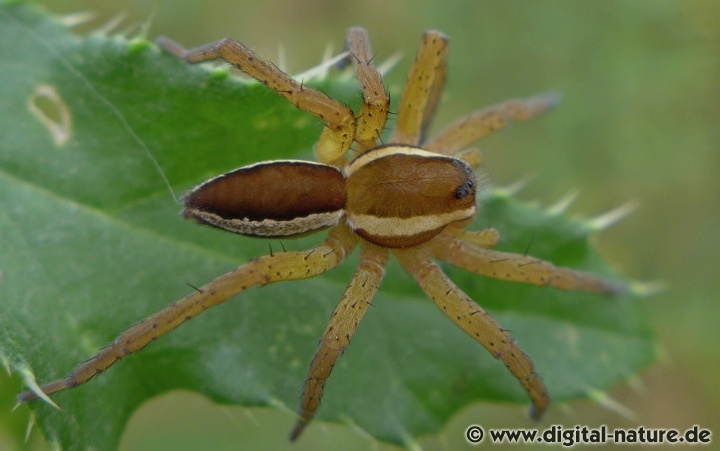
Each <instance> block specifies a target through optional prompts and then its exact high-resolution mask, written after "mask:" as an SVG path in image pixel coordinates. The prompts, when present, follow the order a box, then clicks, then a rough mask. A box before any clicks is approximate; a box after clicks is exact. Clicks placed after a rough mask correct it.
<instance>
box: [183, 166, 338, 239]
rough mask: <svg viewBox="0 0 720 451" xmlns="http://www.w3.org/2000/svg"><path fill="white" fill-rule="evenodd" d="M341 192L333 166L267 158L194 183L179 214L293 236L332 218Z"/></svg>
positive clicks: (334, 220) (330, 222)
mask: <svg viewBox="0 0 720 451" xmlns="http://www.w3.org/2000/svg"><path fill="white" fill-rule="evenodd" d="M345 197H346V196H345V179H344V177H343V175H342V173H341V172H340V171H339V170H338V169H337V168H335V167H333V166H328V165H324V164H319V163H312V162H306V161H294V160H280V161H270V162H263V163H257V164H254V165H251V166H246V167H243V168H240V169H236V170H234V171H231V172H228V173H226V174H223V175H220V176H218V177H215V178H213V179H211V180H208V181H207V182H205V183H203V184H201V185H199V186H198V187H196V188H195V189H193V190H192V191H190V192H189V193H188V194H187V195H185V197H184V198H183V202H184V204H185V209H184V210H183V216H184V217H186V218H192V219H195V220H197V221H199V222H201V223H204V224H208V225H212V226H215V227H219V228H222V229H225V230H229V231H231V232H235V233H241V234H244V235H253V236H294V235H301V234H305V233H309V232H312V231H315V230H319V229H322V228H325V227H329V226H332V225H335V224H337V222H338V220H339V218H340V217H341V216H342V213H343V209H344V207H345Z"/></svg>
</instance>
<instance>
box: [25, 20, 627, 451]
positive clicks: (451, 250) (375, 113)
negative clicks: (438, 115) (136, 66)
mask: <svg viewBox="0 0 720 451" xmlns="http://www.w3.org/2000/svg"><path fill="white" fill-rule="evenodd" d="M160 45H161V46H162V47H163V48H164V49H166V50H167V51H169V52H170V53H172V54H174V55H176V56H178V57H180V58H183V59H185V60H186V61H188V62H190V63H200V62H204V61H211V60H216V59H222V60H224V61H227V62H228V63H230V64H232V65H234V66H236V67H237V68H239V69H240V70H242V71H243V72H245V73H246V74H248V75H250V76H252V77H254V78H256V79H257V80H259V81H260V82H261V83H263V84H265V85H267V86H268V87H269V88H270V89H272V90H274V91H276V92H277V93H279V94H280V95H282V96H284V97H286V98H287V99H288V100H289V101H290V102H292V103H293V104H294V105H296V106H297V107H298V108H300V109H302V110H304V111H306V112H308V113H310V114H313V115H315V116H317V117H318V118H320V119H321V120H323V121H324V122H325V128H324V130H323V133H322V135H321V136H320V140H319V141H318V144H317V146H316V149H315V150H316V155H317V158H318V160H319V162H317V163H316V162H309V161H297V160H278V161H267V162H261V163H257V164H254V165H250V166H246V167H243V168H240V169H237V170H235V171H232V172H228V173H226V174H223V175H220V176H218V177H215V178H213V179H211V180H208V181H207V182H205V183H203V184H201V185H199V186H198V187H196V188H195V189H193V190H191V191H190V192H189V193H188V194H187V195H186V196H185V197H184V199H183V201H184V204H185V209H184V210H183V215H184V216H185V217H187V218H192V219H194V220H196V221H198V222H200V223H203V224H208V225H211V226H214V227H218V228H221V229H225V230H229V231H231V232H236V233H239V234H243V235H250V236H259V237H291V236H299V235H305V234H309V233H314V232H317V231H319V230H321V229H328V228H329V229H330V231H329V233H328V237H327V239H325V241H323V242H322V243H321V244H319V245H318V246H316V247H314V248H313V249H310V250H308V251H302V252H282V253H276V254H270V255H266V256H263V257H258V258H256V259H254V260H252V261H250V262H248V263H246V264H245V265H242V266H240V267H238V268H236V269H235V270H233V271H230V272H228V273H226V274H224V275H222V276H220V277H219V278H217V279H215V280H213V281H212V282H210V283H208V284H207V285H205V286H203V287H201V288H199V289H197V290H195V291H194V292H192V293H191V294H190V295H188V296H187V297H185V298H183V299H181V300H180V301H178V302H176V303H174V304H172V305H170V306H168V307H166V308H165V309H164V310H161V311H160V312H158V313H156V314H154V315H152V316H150V317H148V318H146V319H144V320H142V321H141V322H139V323H137V324H135V325H133V326H131V327H130V328H129V329H127V330H126V331H125V332H123V333H122V334H121V335H120V336H118V338H117V339H116V340H115V341H114V342H113V343H112V344H110V345H109V346H108V347H106V348H103V349H102V350H101V351H100V352H99V353H98V354H97V355H95V356H94V357H92V358H90V359H89V360H88V361H86V362H84V363H83V364H81V365H80V366H78V367H77V368H76V369H75V370H74V371H72V372H71V373H70V374H69V375H68V376H66V377H65V378H63V379H60V380H57V381H55V382H51V383H49V384H46V385H43V386H42V387H41V389H42V392H32V391H30V392H25V393H22V394H20V395H19V399H20V400H21V401H28V400H30V399H34V398H37V397H43V398H45V399H48V398H47V396H46V395H48V394H52V393H55V392H58V391H60V390H64V389H67V388H72V387H75V386H77V385H79V384H82V383H84V382H86V381H88V380H89V379H90V378H92V377H93V376H95V375H96V374H98V373H100V372H102V371H104V370H105V369H107V368H108V367H110V366H111V365H112V364H114V363H115V362H117V361H118V360H120V359H121V358H123V357H125V356H126V355H128V354H131V353H133V352H136V351H138V350H140V349H142V348H143V347H145V346H146V345H148V344H149V343H150V342H152V341H153V340H155V339H156V338H158V337H160V336H162V335H164V334H165V333H167V332H169V331H171V330H173V329H175V328H176V327H178V326H180V325H181V324H182V323H184V322H185V321H187V320H189V319H191V318H193V317H194V316H196V315H198V314H199V313H202V312H203V311H204V310H206V309H208V308H209V307H212V306H214V305H217V304H220V303H222V302H225V301H226V300H228V299H229V298H230V297H232V296H234V295H236V294H238V293H240V292H242V291H244V290H246V289H247V288H249V287H252V286H256V285H265V284H268V283H273V282H278V281H284V280H297V279H306V278H309V277H314V276H317V275H320V274H322V273H324V272H325V271H327V270H328V269H331V268H333V267H336V266H338V265H339V264H340V263H342V261H343V259H344V258H345V257H346V256H347V255H348V254H349V253H350V252H352V250H353V249H354V248H355V247H359V248H360V262H359V264H358V267H357V270H356V272H355V275H354V276H353V278H352V279H351V280H350V283H349V285H348V287H347V289H346V290H345V293H344V294H343V296H342V298H341V300H340V303H339V305H338V306H337V308H336V309H335V311H334V312H333V314H332V315H331V317H330V321H329V324H328V325H327V328H326V329H325V333H324V334H323V337H322V339H321V341H320V345H319V349H318V351H317V353H316V355H315V358H314V359H313V361H312V363H311V365H310V370H309V374H308V377H307V380H306V383H305V385H304V388H303V393H302V400H301V407H300V416H299V419H298V422H297V424H296V426H295V428H294V429H293V431H292V434H291V438H292V439H295V438H297V437H298V436H299V435H300V433H301V432H302V430H303V429H304V427H305V426H306V425H307V423H308V422H309V421H310V420H311V419H312V417H313V415H314V413H315V411H316V409H317V407H318V405H319V403H320V398H321V396H322V392H323V387H324V385H325V381H326V380H327V378H328V377H329V375H330V372H331V371H332V368H333V366H334V364H335V362H336V360H337V359H338V358H339V357H340V355H342V353H343V352H344V351H345V349H346V347H347V346H348V344H349V342H350V339H351V338H352V336H353V334H354V333H355V330H356V329H357V327H358V324H359V323H360V320H361V319H362V318H363V316H364V314H365V312H366V311H367V309H368V306H369V305H370V302H371V300H372V298H373V295H374V294H375V291H376V290H377V288H378V286H379V285H380V282H381V281H382V278H383V276H384V273H385V266H386V265H387V262H388V259H389V257H390V254H391V253H392V254H394V255H395V257H396V258H397V259H398V261H399V262H400V264H401V266H402V267H403V268H404V269H405V270H406V271H407V272H408V273H409V274H410V275H411V276H412V277H413V278H415V280H416V281H417V283H418V284H419V285H420V287H421V288H422V289H423V291H425V293H427V295H428V296H429V297H430V298H431V299H432V300H433V302H434V303H435V304H436V305H437V306H438V307H439V308H440V310H441V311H442V312H443V313H445V314H446V315H447V316H448V318H450V319H451V320H452V321H453V322H454V323H455V324H456V325H457V326H458V327H460V328H461V329H463V330H464V331H465V332H467V333H468V335H470V336H471V337H472V338H474V339H475V340H476V341H478V342H479V343H480V344H481V345H482V346H484V347H485V348H486V349H487V350H488V351H489V352H490V353H491V354H492V355H494V356H495V357H496V358H499V359H501V360H502V361H503V362H504V363H505V365H506V366H507V367H508V369H509V370H510V372H511V373H512V374H513V375H514V376H515V377H516V378H517V379H518V380H519V381H520V383H521V385H522V386H523V388H524V389H525V390H526V391H527V393H528V395H529V396H530V398H531V400H532V404H533V409H532V415H533V417H535V418H539V417H540V415H542V413H543V411H544V410H545V409H546V408H547V406H548V403H549V397H548V394H547V390H546V389H545V386H544V384H543V382H542V380H541V379H540V377H539V376H538V375H537V373H536V372H535V370H534V366H533V363H532V361H531V360H530V358H529V357H528V356H527V355H525V353H524V352H523V351H522V350H521V349H520V348H519V347H518V346H517V345H516V344H515V342H514V340H513V339H512V337H511V336H510V334H509V333H508V332H507V331H506V330H505V329H503V328H502V327H500V325H499V324H498V323H496V322H495V320H494V319H493V318H492V317H491V316H490V315H489V314H488V313H487V312H485V311H484V310H483V309H482V308H481V307H480V306H479V305H478V304H476V303H475V302H474V301H473V300H472V299H470V298H469V297H468V296H467V295H466V294H465V293H463V291H462V290H460V289H459V288H458V287H457V286H456V285H455V284H454V283H453V282H452V281H451V280H450V279H449V278H448V277H447V276H446V275H445V274H444V273H443V272H442V270H441V269H440V267H439V266H438V265H437V263H435V260H442V261H447V262H449V263H451V264H453V265H456V266H459V267H461V268H463V269H466V270H468V271H472V272H475V273H477V274H480V275H484V276H489V277H493V278H497V279H504V280H511V281H516V282H525V283H532V284H536V285H548V286H552V287H556V288H561V289H572V290H585V291H596V292H606V293H610V292H614V291H617V290H618V289H619V288H618V287H617V286H615V285H613V284H612V283H610V282H608V281H605V280H603V279H601V278H599V277H597V276H594V275H590V274H587V273H582V272H578V271H574V270H571V269H566V268H558V267H555V266H553V265H552V264H551V263H549V262H546V261H542V260H539V259H536V258H533V257H529V256H527V255H519V254H510V253H506V252H499V251H494V250H491V249H490V248H492V247H493V246H495V245H496V244H497V242H498V240H499V233H498V232H497V231H496V230H495V229H485V230H480V231H466V230H464V229H463V227H464V226H465V225H467V224H468V223H469V222H470V220H471V219H472V218H473V217H474V216H475V213H476V208H477V207H476V203H475V193H476V181H475V176H474V174H473V169H472V168H473V167H474V166H477V164H478V163H479V162H480V153H479V151H478V150H477V149H475V148H472V147H469V146H470V145H471V144H472V143H473V142H474V141H476V140H477V139H479V138H481V137H483V136H484V135H486V134H488V133H489V132H491V131H493V130H496V129H498V128H501V127H503V126H504V125H505V124H506V123H507V122H508V121H509V120H511V119H514V120H524V119H527V118H529V117H531V116H533V115H534V114H536V113H539V112H542V111H544V110H546V109H548V108H549V107H550V106H552V105H553V104H554V103H555V100H554V97H553V96H548V95H545V96H538V97H533V98H530V99H526V100H513V101H509V102H504V103H501V104H498V105H495V106H492V107H489V108H486V109H482V110H479V111H477V112H474V113H471V114H469V115H468V116H465V117H463V118H461V119H460V120H458V121H456V122H454V123H453V124H451V125H450V126H448V127H446V128H445V129H444V130H443V131H441V132H440V133H439V134H438V135H437V136H435V137H433V138H431V139H429V140H428V139H426V138H425V132H426V130H427V128H428V125H429V124H430V122H431V120H432V117H433V114H434V112H435V107H436V105H437V102H438V99H439V97H440V93H441V91H442V88H443V86H444V83H445V75H446V58H447V51H448V41H447V38H446V37H445V36H444V35H443V34H442V33H439V32H437V31H428V32H426V33H425V34H424V35H423V38H422V42H421V45H420V49H419V50H418V53H417V55H416V57H415V60H414V62H413V64H412V67H411V69H410V73H409V74H408V77H407V83H406V85H405V88H404V90H403V93H402V97H401V99H400V103H399V105H398V112H397V123H396V127H395V129H394V131H393V133H392V134H391V135H390V136H389V137H385V139H384V140H383V142H384V144H383V143H382V142H381V141H380V136H381V133H382V132H383V131H384V129H385V123H386V121H387V117H388V108H389V104H390V99H389V96H388V94H387V93H386V91H385V88H384V86H383V84H382V79H381V76H380V74H379V72H378V71H377V70H376V69H375V67H374V66H373V65H372V59H373V56H372V51H371V47H370V40H369V38H368V36H367V33H366V32H365V30H363V29H361V28H352V29H350V31H349V32H348V37H347V49H348V52H349V55H350V56H349V57H350V59H351V60H352V61H353V63H354V65H355V72H356V76H357V79H358V81H359V82H360V85H361V86H362V94H363V105H362V107H361V108H360V111H359V112H358V113H357V114H355V113H354V112H353V111H352V110H351V109H350V108H348V107H347V106H345V105H343V104H341V103H339V102H337V101H335V100H333V99H331V98H329V97H328V96H326V95H325V94H323V93H322V92H320V91H317V90H314V89H311V88H309V87H307V86H304V85H303V84H302V83H299V82H297V81H295V80H293V79H292V78H290V77H289V76H287V75H286V74H285V73H284V72H282V71H281V70H280V69H278V68H277V67H275V66H274V65H273V64H272V63H269V62H267V61H265V60H263V59H262V58H260V57H258V56H257V55H256V54H255V53H253V52H252V51H251V50H250V49H248V48H247V47H245V46H244V45H243V44H242V43H240V42H237V41H234V40H232V39H223V40H221V41H218V42H216V43H213V44H209V45H207V46H204V47H200V48H197V49H194V50H190V51H186V50H185V49H183V48H182V47H180V46H179V45H177V44H175V43H174V42H172V41H169V40H161V41H160ZM379 144H381V145H379ZM348 151H352V152H353V155H354V158H353V159H349V158H347V157H346V155H347V154H348Z"/></svg>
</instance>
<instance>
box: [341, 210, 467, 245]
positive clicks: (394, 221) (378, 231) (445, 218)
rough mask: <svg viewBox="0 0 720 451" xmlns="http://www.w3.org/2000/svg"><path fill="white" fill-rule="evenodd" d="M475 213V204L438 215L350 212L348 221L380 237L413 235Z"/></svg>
mask: <svg viewBox="0 0 720 451" xmlns="http://www.w3.org/2000/svg"><path fill="white" fill-rule="evenodd" d="M474 214H475V206H474V205H473V206H472V207H469V208H466V209H464V210H457V211H451V212H449V213H441V214H436V215H423V216H411V217H409V218H396V217H389V218H381V217H379V216H374V215H358V214H352V213H350V212H348V217H347V223H348V225H349V226H350V228H351V229H353V230H358V229H362V230H364V231H365V232H366V233H367V234H368V235H372V236H378V237H399V236H413V235H419V234H421V233H424V232H429V231H431V230H435V229H438V228H440V227H443V226H445V225H447V224H449V223H451V222H455V221H462V220H464V219H468V218H470V217H472V216H473V215H474Z"/></svg>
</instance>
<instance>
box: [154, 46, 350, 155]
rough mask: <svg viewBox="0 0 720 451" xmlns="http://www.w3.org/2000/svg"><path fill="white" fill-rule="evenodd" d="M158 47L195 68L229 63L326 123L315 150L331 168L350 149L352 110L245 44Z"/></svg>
mask: <svg viewBox="0 0 720 451" xmlns="http://www.w3.org/2000/svg"><path fill="white" fill-rule="evenodd" d="M158 45H159V46H160V47H162V48H164V49H165V50H166V51H168V52H170V53H171V54H173V55H175V56H177V57H178V58H182V59H184V60H185V61H187V62H188V63H192V64H195V63H202V62H206V61H214V60H218V59H221V60H223V61H226V62H228V63H230V64H232V65H233V66H235V67H237V68H238V69H240V70H241V71H243V72H245V73H246V74H248V75H249V76H251V77H253V78H255V79H256V80H258V81H259V82H261V83H263V84H264V85H266V86H267V87H268V88H270V89H272V90H273V91H275V92H277V93H278V94H280V95H282V96H283V97H285V98H286V99H288V100H289V101H290V102H291V103H292V104H293V105H295V106H297V107H298V108H300V109H301V110H303V111H307V112H308V113H310V114H312V115H314V116H316V117H318V118H320V119H322V120H323V121H325V124H326V125H325V129H324V130H323V133H322V135H321V136H320V140H319V141H318V144H317V147H316V149H315V151H316V153H317V157H318V161H320V162H321V163H327V164H332V163H333V162H336V161H338V160H339V159H341V158H342V157H343V155H345V152H347V150H348V149H350V145H351V144H352V142H353V139H354V138H355V115H354V114H353V112H352V110H351V109H350V108H349V107H347V106H345V105H343V104H341V103H340V102H337V101H336V100H333V99H331V98H330V97H328V96H327V95H326V94H324V93H322V92H320V91H317V90H315V89H312V88H308V87H307V86H304V85H303V84H302V82H298V81H296V80H294V79H293V78H291V77H290V76H288V75H287V74H286V73H285V72H283V71H281V70H280V69H278V68H277V66H275V65H274V64H272V63H271V62H269V61H266V60H264V59H262V58H260V57H259V56H258V55H257V54H255V52H253V51H252V50H250V49H249V48H248V47H246V46H245V45H244V44H243V43H241V42H239V41H236V40H234V39H230V38H225V39H221V40H220V41H217V42H213V43H211V44H207V45H205V46H202V47H198V48H195V49H191V50H186V49H184V48H183V47H182V46H180V45H179V44H177V43H176V42H174V41H171V40H169V39H167V38H160V39H158Z"/></svg>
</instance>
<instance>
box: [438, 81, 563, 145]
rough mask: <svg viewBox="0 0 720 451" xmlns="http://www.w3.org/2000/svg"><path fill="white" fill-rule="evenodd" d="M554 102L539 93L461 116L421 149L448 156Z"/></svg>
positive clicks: (551, 97) (539, 111)
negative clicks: (511, 121)
mask: <svg viewBox="0 0 720 451" xmlns="http://www.w3.org/2000/svg"><path fill="white" fill-rule="evenodd" d="M557 103H558V97H557V95H555V94H541V95H539V96H536V97H530V98H529V99H514V100H508V101H506V102H502V103H499V104H497V105H493V106H490V107H487V108H483V109H481V110H478V111H475V112H473V113H470V114H468V115H467V116H465V117H461V118H460V119H458V120H456V121H455V122H453V123H452V124H450V125H448V126H447V127H445V128H444V129H443V130H442V131H441V132H440V133H438V134H437V136H435V137H433V138H432V139H430V140H429V141H428V142H427V143H426V144H425V146H424V147H425V148H426V149H427V150H430V151H432V152H437V153H441V154H444V155H451V154H453V153H454V152H457V151H458V150H461V149H464V148H465V147H467V146H469V145H471V144H472V143H474V142H475V141H477V140H478V139H480V138H482V137H484V136H486V135H488V134H490V133H491V132H493V131H495V130H499V129H501V128H503V127H505V126H506V125H507V124H508V123H509V122H510V120H515V121H525V120H527V119H530V118H531V117H533V116H535V115H537V114H539V113H542V112H544V111H547V110H548V109H549V108H551V107H553V106H555V105H556V104H557Z"/></svg>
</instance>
